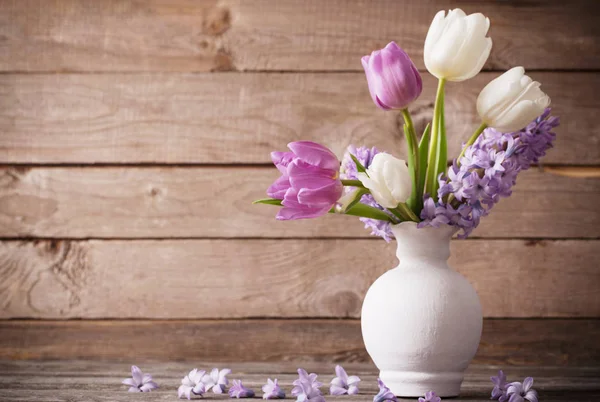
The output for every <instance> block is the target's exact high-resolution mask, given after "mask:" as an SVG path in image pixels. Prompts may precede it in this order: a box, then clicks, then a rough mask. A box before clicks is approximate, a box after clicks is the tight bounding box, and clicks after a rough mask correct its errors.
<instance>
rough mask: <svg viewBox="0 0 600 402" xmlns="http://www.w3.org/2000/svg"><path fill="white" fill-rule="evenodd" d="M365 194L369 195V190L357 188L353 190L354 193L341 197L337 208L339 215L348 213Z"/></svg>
mask: <svg viewBox="0 0 600 402" xmlns="http://www.w3.org/2000/svg"><path fill="white" fill-rule="evenodd" d="M365 194H369V190H368V189H366V188H358V189H356V190H354V191H352V192H350V193H348V194H346V195H345V196H343V197H342V198H341V199H340V200H339V201H338V204H341V205H340V208H339V213H342V214H345V213H346V211H348V210H349V209H351V208H352V207H353V206H355V205H356V204H357V203H358V202H360V199H361V198H362V196H363V195H365Z"/></svg>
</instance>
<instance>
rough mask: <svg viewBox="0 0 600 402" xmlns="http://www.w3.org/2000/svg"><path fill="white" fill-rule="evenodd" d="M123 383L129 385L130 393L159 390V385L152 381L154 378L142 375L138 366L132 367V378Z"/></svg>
mask: <svg viewBox="0 0 600 402" xmlns="http://www.w3.org/2000/svg"><path fill="white" fill-rule="evenodd" d="M121 383H122V384H124V385H129V392H150V391H152V390H153V389H157V388H158V384H156V383H155V382H154V381H152V376H151V375H150V374H144V373H142V370H140V369H139V367H138V366H131V378H126V379H124V380H123V381H122V382H121Z"/></svg>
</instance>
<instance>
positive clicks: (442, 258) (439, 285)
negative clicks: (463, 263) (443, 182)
mask: <svg viewBox="0 0 600 402" xmlns="http://www.w3.org/2000/svg"><path fill="white" fill-rule="evenodd" d="M393 232H394V235H395V236H396V241H397V243H398V249H397V252H396V255H397V257H398V259H399V260H400V264H399V265H398V266H397V267H396V268H394V269H391V270H389V271H387V272H386V273H385V274H383V275H381V276H380V277H379V278H378V279H377V280H376V281H375V283H373V285H371V287H370V288H369V291H368V292H367V295H366V296H365V301H364V303H363V307H362V320H361V325H362V334H363V339H364V342H365V346H366V348H367V351H368V352H369V355H370V356H371V358H372V359H373V361H374V362H375V364H376V365H377V367H378V368H379V370H380V378H381V380H382V381H383V382H384V383H385V384H386V385H387V386H388V387H389V388H390V390H391V391H392V392H393V393H394V394H395V395H397V396H405V397H417V396H423V395H424V394H425V392H427V391H435V392H436V393H437V395H438V396H440V397H450V396H457V395H458V394H459V393H460V386H461V383H462V380H463V376H464V371H465V369H466V368H467V366H468V365H469V362H470V361H471V359H473V356H474V355H475V352H476V351H477V347H478V346H479V340H480V338H481V327H482V323H483V319H482V314H481V305H480V303H479V297H478V296H477V293H476V292H475V289H474V288H473V286H471V284H470V283H469V282H468V281H467V279H465V277H463V276H462V275H461V274H459V273H458V272H456V271H454V270H452V269H451V268H450V267H449V266H448V263H447V260H448V258H449V257H450V238H451V237H452V235H453V234H454V233H455V230H454V228H452V227H451V226H443V227H440V228H423V229H417V226H416V224H415V223H413V222H403V223H401V224H399V225H396V226H395V227H394V228H393Z"/></svg>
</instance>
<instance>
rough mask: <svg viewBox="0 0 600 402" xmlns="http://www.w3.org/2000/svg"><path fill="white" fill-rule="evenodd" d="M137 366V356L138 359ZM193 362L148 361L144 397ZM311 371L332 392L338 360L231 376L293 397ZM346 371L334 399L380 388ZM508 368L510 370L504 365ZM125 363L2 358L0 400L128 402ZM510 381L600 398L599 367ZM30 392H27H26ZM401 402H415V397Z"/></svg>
mask: <svg viewBox="0 0 600 402" xmlns="http://www.w3.org/2000/svg"><path fill="white" fill-rule="evenodd" d="M135 361H136V363H138V364H139V362H140V359H139V356H137V357H136V360H135ZM190 364H191V362H170V363H164V362H148V363H145V364H143V365H142V367H141V369H142V370H143V371H144V372H146V373H150V374H151V375H152V377H153V379H154V380H155V381H156V382H157V383H158V384H159V388H158V389H157V390H154V391H153V392H151V393H150V394H145V395H143V398H144V400H149V401H158V400H160V401H164V400H169V399H171V400H172V399H173V398H174V394H175V390H176V388H177V385H179V384H180V381H181V378H182V377H183V376H184V375H185V374H187V373H188V372H189V370H190ZM300 364H301V365H302V367H304V368H305V369H306V370H307V371H308V372H314V373H318V376H319V380H320V381H322V382H323V384H324V386H323V388H322V391H323V392H324V393H325V394H326V395H327V394H328V390H327V388H328V384H329V382H330V380H331V379H332V377H333V376H334V374H333V372H334V371H333V367H334V362H323V363H312V362H289V363H281V362H274V363H257V362H252V363H245V362H240V361H236V362H231V363H228V364H227V365H228V366H230V367H231V368H232V372H231V374H230V375H229V378H231V379H241V380H243V382H244V385H245V386H246V387H249V388H251V389H253V390H256V391H257V397H260V395H261V392H260V389H261V387H262V385H263V384H264V383H265V382H266V378H277V379H278V380H279V381H278V382H279V385H280V386H281V388H282V389H283V390H284V391H285V392H286V393H287V394H288V398H289V395H290V390H291V388H292V386H293V385H292V382H293V381H294V380H295V379H296V378H297V377H298V374H297V373H296V372H295V371H296V369H297V367H298V365H300ZM194 365H197V366H199V367H201V368H202V367H204V368H210V367H214V366H218V367H223V366H222V362H219V363H217V364H215V363H213V364H210V363H208V362H197V361H195V362H194ZM344 367H345V368H346V370H348V371H349V372H351V373H352V375H359V376H360V380H361V381H360V392H359V394H358V395H343V396H330V395H327V400H332V401H342V400H343V401H351V402H358V401H365V400H367V399H371V397H372V396H374V395H375V394H376V393H377V392H378V390H379V389H378V387H377V377H378V374H377V368H376V367H375V366H374V365H373V364H371V363H349V364H348V363H344ZM497 369H498V367H497V366H490V365H479V364H472V365H471V366H469V368H468V369H467V371H466V373H465V379H464V381H463V383H462V387H461V395H460V396H459V397H458V398H454V399H453V400H455V401H458V402H461V401H470V402H486V401H488V400H489V399H488V395H489V391H490V376H491V375H492V374H496V372H497ZM505 369H507V368H505ZM129 371H130V366H129V364H127V363H118V362H110V363H109V362H98V361H93V362H90V361H77V360H75V361H73V360H68V361H64V360H63V361H54V362H52V361H44V362H31V361H2V362H0V398H2V400H3V401H31V400H35V401H53V402H56V401H74V400H76V401H87V400H93V401H104V400H106V401H111V402H118V401H130V400H131V398H132V397H133V396H132V395H130V394H128V393H127V392H124V391H126V387H125V386H124V385H122V384H121V381H122V380H123V378H124V377H125V376H127V375H129ZM507 371H508V376H509V379H511V380H512V379H519V380H520V379H522V378H525V377H526V376H535V388H536V389H537V390H538V392H539V393H540V398H543V400H544V401H545V402H554V401H561V402H562V401H564V399H563V397H564V395H566V394H568V395H569V397H571V398H576V399H575V400H577V401H578V402H582V401H594V402H595V401H597V399H595V398H596V397H598V396H600V391H598V385H599V381H598V374H599V373H600V369H598V368H597V367H546V366H543V367H510V368H508V370H507ZM32 375H33V376H36V377H37V378H36V386H35V387H33V388H32V387H31V376H32ZM25 395H26V396H25ZM205 397H207V398H209V399H211V400H227V399H228V395H227V394H222V395H215V394H212V393H210V394H205ZM399 400H400V401H409V400H410V401H415V398H411V399H402V398H399Z"/></svg>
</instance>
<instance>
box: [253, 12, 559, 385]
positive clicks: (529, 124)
mask: <svg viewBox="0 0 600 402" xmlns="http://www.w3.org/2000/svg"><path fill="white" fill-rule="evenodd" d="M489 26H490V21H489V19H488V18H486V17H485V16H484V15H482V14H479V13H478V14H471V15H466V14H465V13H464V12H463V11H462V10H460V9H455V10H451V11H449V12H448V13H447V14H446V12H444V11H440V12H438V13H437V14H436V15H435V17H434V19H433V21H432V23H431V26H430V28H429V32H428V33H427V37H426V39H425V48H424V59H425V66H426V68H427V70H428V71H429V72H430V73H431V74H432V75H434V76H435V77H436V78H437V79H438V88H437V95H436V98H435V104H434V110H433V116H432V120H431V123H430V124H428V125H427V127H426V128H425V130H424V132H423V133H422V135H421V136H420V138H419V137H418V136H417V132H416V130H415V126H414V124H413V122H412V119H411V115H410V112H409V109H408V108H409V106H410V104H411V103H412V102H414V101H415V100H416V99H417V98H418V97H419V95H420V94H421V91H422V80H421V76H420V74H419V72H418V70H417V68H416V67H415V65H414V64H413V62H412V60H411V59H410V57H409V56H408V55H407V54H406V53H405V52H404V50H402V49H401V48H400V47H399V46H398V45H397V44H396V43H394V42H391V43H389V44H388V45H387V46H386V47H385V48H383V49H381V50H376V51H374V52H372V53H371V55H369V56H364V57H363V58H362V60H361V61H362V66H363V68H364V70H365V73H366V78H367V83H368V87H369V92H370V94H371V97H372V99H373V102H374V103H375V105H376V106H377V107H379V108H380V109H382V110H386V111H389V110H399V111H400V113H401V114H402V116H403V118H404V126H403V130H404V136H405V139H406V146H407V153H406V155H407V160H406V161H404V160H401V159H398V158H396V157H394V156H392V155H391V154H389V153H385V152H379V151H378V150H377V149H376V148H374V147H372V148H368V147H356V146H352V145H350V146H349V147H348V150H347V152H346V154H345V155H344V157H343V158H342V160H341V161H340V160H339V159H338V158H337V157H336V155H335V154H334V153H333V152H332V151H331V150H329V149H328V148H326V147H325V146H323V145H320V144H317V143H314V142H308V141H300V142H293V143H290V144H289V145H288V147H289V149H290V151H289V152H273V153H272V154H271V157H272V160H273V163H274V164H275V166H276V167H277V169H279V171H280V172H281V177H279V178H278V179H277V180H276V181H275V182H274V183H273V184H272V185H271V186H270V187H269V189H268V190H267V194H268V196H269V197H270V198H267V199H262V200H258V201H256V203H262V204H271V205H277V206H281V209H280V210H279V212H278V214H277V219H279V220H294V219H305V218H316V217H319V216H322V215H325V214H327V213H333V214H345V215H353V216H357V217H359V218H360V220H361V221H362V222H363V223H364V224H365V226H366V227H367V228H370V229H371V231H372V234H374V235H378V236H381V237H382V238H383V239H385V240H386V241H390V240H391V239H392V238H393V237H395V238H396V240H397V244H398V245H397V247H398V249H397V256H398V258H399V260H400V265H399V266H398V267H397V268H395V269H392V270H390V271H388V272H386V273H385V274H384V275H382V276H381V277H380V278H379V279H377V281H375V283H374V284H373V285H372V286H371V288H370V289H369V291H368V292H367V295H366V296H365V301H364V304H363V309H362V330H363V338H364V341H365V345H366V348H367V351H368V352H369V354H370V355H371V357H372V358H373V360H374V362H375V363H376V364H377V366H378V367H379V369H380V370H381V374H380V376H381V379H382V380H383V381H384V382H385V383H386V384H387V385H388V386H389V387H390V389H391V390H392V392H394V393H395V394H396V395H399V396H400V395H401V396H415V395H422V394H423V393H424V392H426V391H427V390H430V389H435V390H437V392H438V394H439V395H440V396H456V395H458V393H459V390H460V384H461V382H462V379H463V372H464V370H465V369H466V367H467V366H468V364H469V362H470V360H471V359H472V357H473V356H474V354H475V352H476V350H477V347H478V344H479V340H480V336H481V325H482V313H481V306H480V304H479V298H478V297H477V294H476V292H475V290H474V289H473V287H472V286H471V285H470V284H469V282H468V281H467V280H466V279H465V278H464V277H462V276H461V275H460V274H458V273H457V272H455V271H453V270H451V269H449V268H448V265H447V263H446V260H447V259H448V257H449V255H450V251H449V242H450V238H451V237H452V236H453V235H454V234H455V233H458V237H461V238H465V237H467V236H469V234H470V233H471V232H472V231H473V229H475V228H476V227H477V226H478V225H479V222H480V220H481V218H482V217H484V216H486V215H487V214H489V213H490V211H491V209H492V207H493V206H494V205H495V204H496V203H497V202H498V201H499V200H500V199H501V198H503V197H507V196H509V195H510V194H511V191H512V187H513V186H514V185H515V183H516V178H517V175H518V174H519V172H521V171H523V170H526V169H528V168H529V167H531V166H532V165H533V164H536V163H538V161H539V159H540V158H541V157H542V156H544V155H545V153H546V151H547V150H548V149H549V148H550V147H551V146H552V141H553V140H554V138H555V134H554V133H553V132H552V130H553V128H554V127H556V126H557V125H558V124H559V121H558V118H557V117H551V116H550V109H548V106H549V104H550V98H549V97H548V96H547V95H546V94H545V93H544V92H542V90H541V89H540V84H539V83H538V82H536V81H533V80H532V79H531V78H530V77H529V76H527V75H525V70H524V69H523V67H514V68H512V69H510V70H509V71H507V72H505V73H504V74H502V75H500V76H499V77H497V78H495V79H494V80H492V81H491V82H490V83H488V84H487V85H486V86H485V87H484V88H483V90H482V91H481V92H480V94H479V96H478V98H477V102H476V109H477V112H478V114H479V116H480V117H481V125H480V126H479V127H477V128H476V129H475V131H474V132H473V135H471V137H470V138H469V139H468V140H467V142H466V143H465V144H464V146H463V148H462V151H461V152H460V154H459V155H457V156H456V158H454V159H453V161H452V163H451V164H450V165H449V164H448V162H447V161H448V155H447V139H446V138H447V135H446V125H445V119H444V93H445V88H446V83H447V82H449V81H454V82H460V81H465V80H468V79H470V78H472V77H474V76H475V75H476V74H478V73H479V72H480V70H481V68H482V67H483V65H484V64H485V62H486V60H487V58H488V56H489V54H490V51H491V48H492V40H491V38H489V37H487V36H486V35H487V32H488V29H489Z"/></svg>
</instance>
